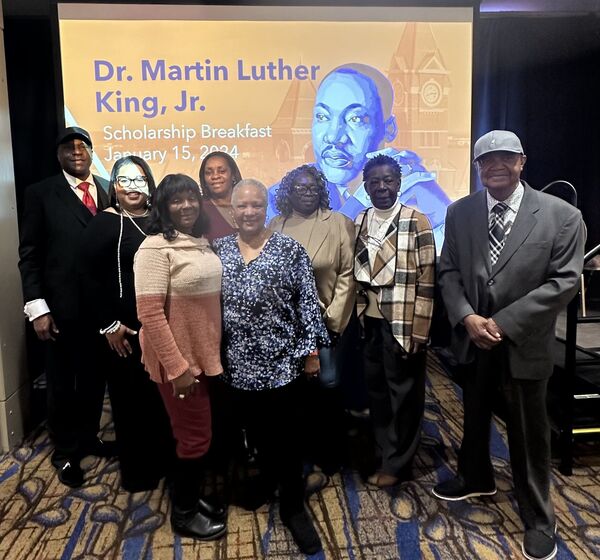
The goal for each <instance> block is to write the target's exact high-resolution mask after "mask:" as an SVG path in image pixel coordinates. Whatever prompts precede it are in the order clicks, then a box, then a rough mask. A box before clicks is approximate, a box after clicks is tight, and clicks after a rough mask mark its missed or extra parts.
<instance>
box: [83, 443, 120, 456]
mask: <svg viewBox="0 0 600 560" xmlns="http://www.w3.org/2000/svg"><path fill="white" fill-rule="evenodd" d="M118 454H119V453H118V450H117V442H116V441H111V440H103V439H100V438H96V439H95V440H94V441H92V442H91V443H89V444H87V445H83V446H82V448H81V457H82V458H83V457H87V456H88V455H94V456H95V457H102V458H104V459H110V458H112V457H117V456H118Z"/></svg>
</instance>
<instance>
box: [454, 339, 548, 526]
mask: <svg viewBox="0 0 600 560" xmlns="http://www.w3.org/2000/svg"><path fill="white" fill-rule="evenodd" d="M547 385H548V380H547V379H544V380H529V379H514V378H513V377H512V376H511V372H510V368H509V364H508V356H507V353H506V348H505V347H504V346H503V345H501V346H498V347H496V348H494V349H493V350H490V351H485V350H478V353H477V358H476V360H475V362H474V363H472V364H469V366H467V367H466V369H465V375H464V389H463V400H464V435H463V441H462V445H461V449H460V453H459V457H458V472H459V474H460V475H461V476H462V477H463V478H464V479H465V481H466V482H467V484H468V485H470V486H473V487H476V488H489V487H493V486H494V472H493V467H492V463H491V460H490V425H491V418H492V404H493V401H494V395H496V394H498V392H500V393H501V395H502V396H503V398H504V400H505V402H506V409H507V411H506V429H507V433H508V445H509V450H510V463H511V468H512V473H513V481H514V485H515V493H516V497H517V502H518V504H519V511H520V514H521V518H522V519H523V522H524V525H525V528H526V529H538V530H543V531H545V530H548V531H549V534H551V533H552V532H553V531H554V508H553V505H552V501H551V499H550V425H549V422H548V415H547V410H546V388H547Z"/></svg>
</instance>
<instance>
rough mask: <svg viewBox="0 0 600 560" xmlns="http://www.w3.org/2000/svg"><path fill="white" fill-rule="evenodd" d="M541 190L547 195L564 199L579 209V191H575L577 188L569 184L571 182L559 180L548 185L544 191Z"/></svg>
mask: <svg viewBox="0 0 600 560" xmlns="http://www.w3.org/2000/svg"><path fill="white" fill-rule="evenodd" d="M540 190H541V191H542V192H545V193H547V194H552V195H554V196H557V197H558V198H562V200H564V201H565V202H568V203H569V204H572V205H573V206H575V207H577V191H576V190H575V187H574V186H573V185H572V184H571V183H569V181H565V180H564V179H558V180H557V181H552V182H551V183H548V184H547V185H546V186H545V187H544V188H543V189H540Z"/></svg>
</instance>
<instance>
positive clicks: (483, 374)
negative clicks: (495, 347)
mask: <svg viewBox="0 0 600 560" xmlns="http://www.w3.org/2000/svg"><path fill="white" fill-rule="evenodd" d="M496 386H497V373H496V366H495V364H494V356H493V355H492V354H491V351H485V350H481V351H479V352H478V354H477V358H476V360H475V362H474V363H472V364H469V365H468V366H466V367H465V370H464V382H463V406H464V415H463V439H462V444H461V447H460V451H459V454H458V474H459V475H461V476H462V477H463V478H464V480H465V481H466V483H467V484H468V485H469V486H471V487H473V488H490V487H493V486H494V469H493V467H492V461H491V459H490V427H491V420H492V403H493V396H494V392H495V391H496Z"/></svg>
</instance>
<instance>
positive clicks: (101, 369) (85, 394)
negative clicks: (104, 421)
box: [76, 331, 107, 455]
mask: <svg viewBox="0 0 600 560" xmlns="http://www.w3.org/2000/svg"><path fill="white" fill-rule="evenodd" d="M101 344H106V341H105V340H103V338H100V337H99V336H98V334H97V333H93V332H88V331H85V332H83V333H80V334H79V340H78V344H77V351H76V352H77V354H78V355H77V359H78V367H77V373H76V395H77V404H78V407H79V413H78V416H79V448H80V450H81V451H82V453H83V454H84V455H85V454H86V451H87V450H88V449H89V448H90V447H93V446H94V445H95V443H96V440H97V438H98V432H99V430H100V420H101V417H102V409H103V406H104V392H105V389H106V368H107V362H106V352H105V350H104V346H101Z"/></svg>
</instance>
